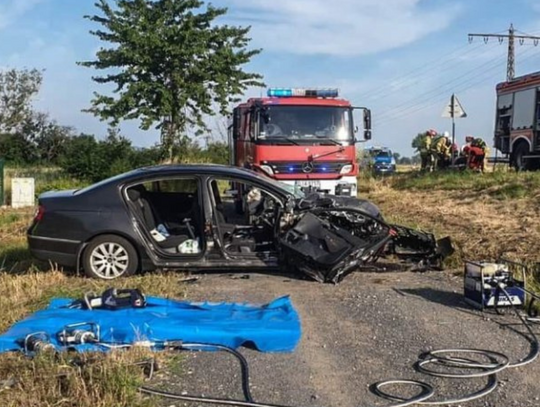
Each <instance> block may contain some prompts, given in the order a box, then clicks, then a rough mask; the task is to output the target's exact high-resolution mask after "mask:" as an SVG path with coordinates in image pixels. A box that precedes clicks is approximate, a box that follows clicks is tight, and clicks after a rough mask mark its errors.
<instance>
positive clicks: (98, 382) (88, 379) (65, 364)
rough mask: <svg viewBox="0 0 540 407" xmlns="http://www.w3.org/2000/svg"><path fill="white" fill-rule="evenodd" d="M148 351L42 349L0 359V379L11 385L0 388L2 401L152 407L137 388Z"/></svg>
mask: <svg viewBox="0 0 540 407" xmlns="http://www.w3.org/2000/svg"><path fill="white" fill-rule="evenodd" d="M147 359H148V354H147V352H145V351H143V350H139V349H135V350H131V351H125V352H112V353H111V354H108V355H102V354H82V355H73V354H61V355H55V354H51V353H42V354H39V355H37V356H36V357H34V358H28V357H26V356H23V355H20V354H9V355H5V356H3V357H2V363H1V364H0V378H2V379H3V380H7V381H8V382H11V383H10V385H11V386H10V387H9V388H3V389H0V403H1V405H2V406H6V407H7V406H9V407H31V406H36V407H38V406H39V407H45V406H47V407H49V406H50V407H53V406H55V407H56V406H70V407H71V406H77V407H110V406H130V407H131V406H139V407H151V406H154V405H156V403H155V400H152V399H148V398H146V399H143V398H142V397H141V396H140V394H139V393H138V391H137V389H138V387H140V386H141V385H142V384H143V382H144V378H145V372H144V366H143V367H141V366H140V365H138V364H139V363H140V362H142V361H144V360H147Z"/></svg>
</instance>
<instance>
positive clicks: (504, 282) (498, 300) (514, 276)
mask: <svg viewBox="0 0 540 407" xmlns="http://www.w3.org/2000/svg"><path fill="white" fill-rule="evenodd" d="M526 270H527V267H526V266H524V265H522V264H519V263H514V262H509V261H506V260H498V261H497V262H485V261H480V262H475V261H466V262H465V274H464V284H463V290H464V295H465V301H466V302H467V303H468V304H470V305H472V306H473V307H475V308H479V309H482V310H483V309H485V308H497V307H509V306H511V305H513V306H515V307H518V308H521V307H523V306H524V305H525V273H526ZM501 287H503V288H504V289H505V290H506V291H507V292H508V294H509V297H510V299H511V301H509V299H508V298H507V296H506V295H505V294H504V293H503V292H502V291H501Z"/></svg>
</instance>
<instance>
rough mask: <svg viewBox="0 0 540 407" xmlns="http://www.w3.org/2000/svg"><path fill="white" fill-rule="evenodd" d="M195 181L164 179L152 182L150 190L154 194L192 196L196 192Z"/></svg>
mask: <svg viewBox="0 0 540 407" xmlns="http://www.w3.org/2000/svg"><path fill="white" fill-rule="evenodd" d="M197 183H198V182H197V180H196V179H193V178H175V179H165V180H160V181H157V182H154V183H153V184H154V185H153V188H152V190H153V191H155V192H158V191H159V192H183V193H186V194H194V193H196V192H197Z"/></svg>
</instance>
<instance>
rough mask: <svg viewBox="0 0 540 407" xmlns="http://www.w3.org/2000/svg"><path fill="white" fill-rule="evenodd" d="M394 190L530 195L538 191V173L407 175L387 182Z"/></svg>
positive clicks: (508, 197) (452, 172)
mask: <svg viewBox="0 0 540 407" xmlns="http://www.w3.org/2000/svg"><path fill="white" fill-rule="evenodd" d="M389 182H390V183H391V186H392V187H393V188H395V189H397V190H424V191H425V190H445V191H474V192H481V191H485V192H486V193H488V194H489V195H491V196H493V197H495V198H499V199H512V198H523V197H527V196H534V195H535V194H537V193H538V192H539V190H540V172H523V173H516V172H511V171H495V172H488V173H484V174H478V173H475V172H470V171H463V172H457V171H439V172H433V173H419V172H409V173H401V174H396V175H395V176H394V177H392V178H391V179H389Z"/></svg>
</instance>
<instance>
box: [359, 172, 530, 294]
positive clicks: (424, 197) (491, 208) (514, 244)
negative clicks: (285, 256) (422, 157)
mask: <svg viewBox="0 0 540 407" xmlns="http://www.w3.org/2000/svg"><path fill="white" fill-rule="evenodd" d="M486 175H487V177H486ZM539 176H540V174H530V173H529V174H515V173H506V174H504V175H502V176H501V175H498V174H491V175H488V174H484V175H479V174H474V177H472V176H471V174H464V175H463V178H461V179H460V178H459V176H457V177H456V176H455V175H451V174H450V175H446V176H445V175H438V174H435V175H426V176H425V179H422V176H419V175H418V174H414V173H411V174H408V175H405V174H404V175H399V176H397V177H393V178H387V179H382V180H368V182H365V183H364V187H363V188H362V189H363V190H365V193H364V194H363V195H364V196H365V197H367V198H369V199H371V200H373V201H374V202H375V203H376V204H377V205H379V207H380V208H381V210H382V212H383V214H384V215H385V217H386V218H387V220H389V221H390V222H394V223H400V224H405V225H408V226H411V227H417V228H420V229H424V230H428V231H433V232H435V234H436V235H437V236H438V237H443V236H450V237H451V238H452V240H453V242H454V245H455V246H456V249H457V251H456V253H455V254H454V255H453V256H452V257H451V258H449V259H448V260H447V267H449V268H451V269H455V270H459V271H461V270H462V268H463V261H464V260H477V261H479V260H495V259H497V258H499V257H505V258H508V259H510V260H514V261H518V262H524V263H527V264H535V263H536V262H538V261H539V255H538V253H540V216H539V214H540V201H539V199H538V197H539V193H540V188H538V187H535V186H527V193H526V194H523V196H522V195H521V194H520V195H519V197H516V196H513V195H501V194H500V193H494V191H501V190H502V191H504V190H506V189H507V188H508V186H509V185H526V182H529V183H536V182H537V180H540V177H539ZM404 177H405V178H404ZM406 177H414V180H413V181H411V182H412V183H416V185H420V186H421V187H419V188H412V187H411V186H410V185H409V187H406V186H404V184H403V181H407V179H408V178H406ZM437 177H440V178H439V179H443V180H445V182H444V183H437V182H435V181H434V179H437ZM445 177H446V178H445ZM454 177H455V178H454ZM498 177H503V178H501V179H500V180H499V178H498ZM450 179H451V180H454V181H455V183H456V184H455V185H449V184H448V182H449V180H450ZM426 184H429V185H430V187H429V188H428V187H426ZM482 186H484V187H482ZM362 189H361V190H362ZM529 277H530V280H529V283H530V284H532V286H534V287H535V288H537V289H538V288H540V282H539V281H538V275H537V274H536V276H535V275H531V276H529Z"/></svg>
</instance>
